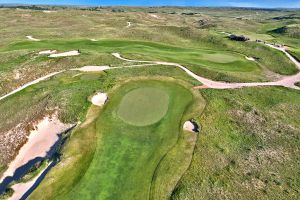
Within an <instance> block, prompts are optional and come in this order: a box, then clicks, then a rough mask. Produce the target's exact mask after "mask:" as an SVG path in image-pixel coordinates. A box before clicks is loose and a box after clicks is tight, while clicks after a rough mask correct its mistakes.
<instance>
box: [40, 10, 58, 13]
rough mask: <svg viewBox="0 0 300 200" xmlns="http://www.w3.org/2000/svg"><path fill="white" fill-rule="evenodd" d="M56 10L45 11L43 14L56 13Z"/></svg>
mask: <svg viewBox="0 0 300 200" xmlns="http://www.w3.org/2000/svg"><path fill="white" fill-rule="evenodd" d="M56 12H57V11H56V10H43V13H56Z"/></svg>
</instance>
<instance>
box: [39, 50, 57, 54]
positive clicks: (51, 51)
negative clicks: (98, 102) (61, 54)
mask: <svg viewBox="0 0 300 200" xmlns="http://www.w3.org/2000/svg"><path fill="white" fill-rule="evenodd" d="M56 52H57V51H56V50H45V51H40V52H39V55H50V54H54V53H56Z"/></svg>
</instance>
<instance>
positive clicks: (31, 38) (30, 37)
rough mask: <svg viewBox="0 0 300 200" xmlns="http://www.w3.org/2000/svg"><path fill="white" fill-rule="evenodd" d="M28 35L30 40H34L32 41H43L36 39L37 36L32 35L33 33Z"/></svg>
mask: <svg viewBox="0 0 300 200" xmlns="http://www.w3.org/2000/svg"><path fill="white" fill-rule="evenodd" d="M26 37H27V39H28V40H32V41H36V42H38V41H41V40H40V39H36V38H34V37H32V36H31V35H27V36H26Z"/></svg>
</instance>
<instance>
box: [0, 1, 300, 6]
mask: <svg viewBox="0 0 300 200" xmlns="http://www.w3.org/2000/svg"><path fill="white" fill-rule="evenodd" d="M4 3H8V4H12V3H16V4H36V5H37V4H50V5H99V6H101V5H102V6H108V5H126V6H165V5H169V6H209V7H218V6H230V7H260V8H300V0H25V1H24V0H0V4H4Z"/></svg>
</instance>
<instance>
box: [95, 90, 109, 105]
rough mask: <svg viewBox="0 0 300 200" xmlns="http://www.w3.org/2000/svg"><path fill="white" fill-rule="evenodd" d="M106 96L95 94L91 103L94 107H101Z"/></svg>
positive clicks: (104, 94)
mask: <svg viewBox="0 0 300 200" xmlns="http://www.w3.org/2000/svg"><path fill="white" fill-rule="evenodd" d="M107 98H108V97H107V94H106V93H100V92H99V93H97V94H96V95H94V96H93V97H92V103H93V104H94V105H96V106H103V105H104V104H105V102H106V101H107Z"/></svg>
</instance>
